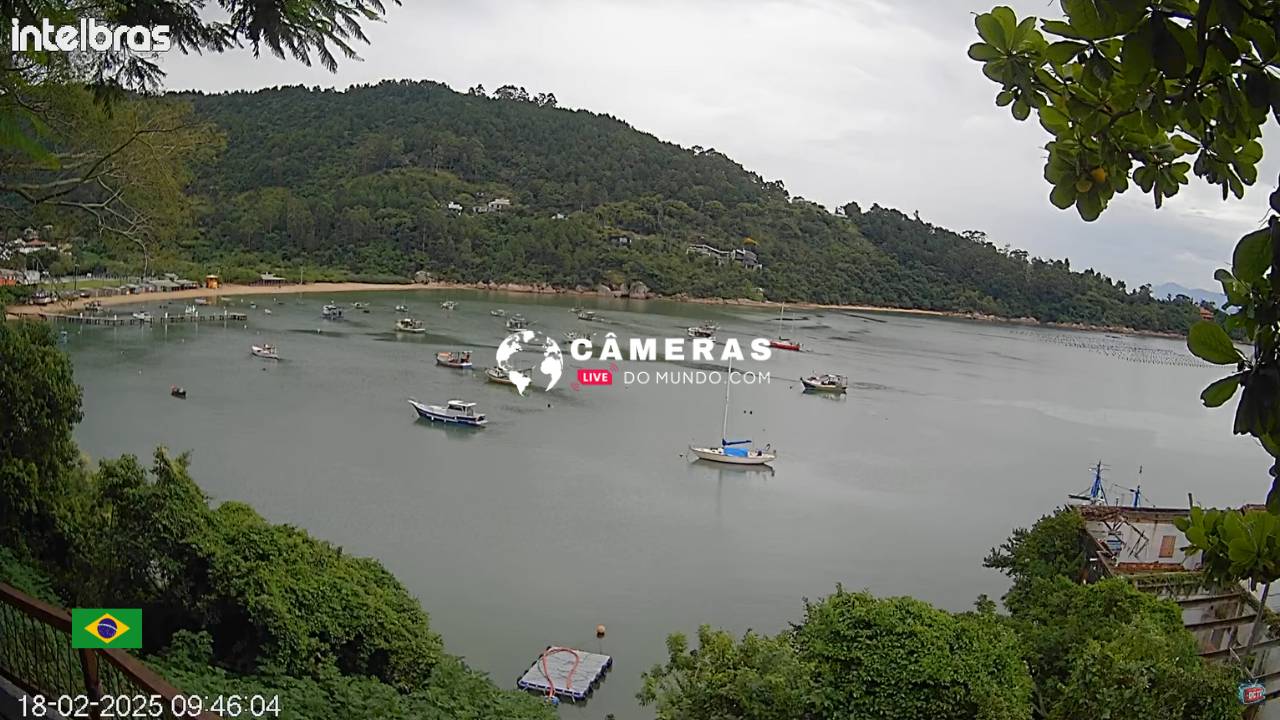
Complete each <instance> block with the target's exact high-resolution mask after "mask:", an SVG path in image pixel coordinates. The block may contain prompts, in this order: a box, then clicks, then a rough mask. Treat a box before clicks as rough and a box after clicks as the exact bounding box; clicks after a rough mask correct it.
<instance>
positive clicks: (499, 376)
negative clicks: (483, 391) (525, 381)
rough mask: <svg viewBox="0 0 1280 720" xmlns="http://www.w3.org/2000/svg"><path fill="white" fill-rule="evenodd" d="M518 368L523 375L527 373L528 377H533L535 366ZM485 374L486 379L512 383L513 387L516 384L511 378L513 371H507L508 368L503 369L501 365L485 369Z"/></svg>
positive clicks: (493, 381)
mask: <svg viewBox="0 0 1280 720" xmlns="http://www.w3.org/2000/svg"><path fill="white" fill-rule="evenodd" d="M517 370H519V372H520V373H521V374H522V375H525V376H526V377H533V368H527V369H521V368H517ZM484 375H485V379H487V380H488V381H489V382H491V383H497V384H499V385H511V386H513V387H514V386H515V384H516V382H515V381H514V380H512V379H511V373H509V372H507V371H506V370H503V369H502V368H500V367H491V368H488V369H486V370H485V371H484Z"/></svg>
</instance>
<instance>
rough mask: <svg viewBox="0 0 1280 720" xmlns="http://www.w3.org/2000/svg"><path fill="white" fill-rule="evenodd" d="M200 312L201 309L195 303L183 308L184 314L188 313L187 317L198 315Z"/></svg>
mask: <svg viewBox="0 0 1280 720" xmlns="http://www.w3.org/2000/svg"><path fill="white" fill-rule="evenodd" d="M199 312H200V309H199V308H197V307H196V306H195V305H188V306H187V307H186V308H184V309H183V311H182V314H183V315H186V316H187V317H191V316H192V315H196V314H198V313H199Z"/></svg>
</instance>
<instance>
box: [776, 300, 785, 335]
mask: <svg viewBox="0 0 1280 720" xmlns="http://www.w3.org/2000/svg"><path fill="white" fill-rule="evenodd" d="M786 314H787V304H786V303H782V310H780V311H778V337H779V338H781V337H782V316H783V315H786Z"/></svg>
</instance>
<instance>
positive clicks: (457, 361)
mask: <svg viewBox="0 0 1280 720" xmlns="http://www.w3.org/2000/svg"><path fill="white" fill-rule="evenodd" d="M436 364H437V365H443V366H445V367H448V368H454V369H457V370H466V369H468V368H470V367H471V353H470V352H469V351H464V352H449V351H448V350H441V351H440V352H438V353H436Z"/></svg>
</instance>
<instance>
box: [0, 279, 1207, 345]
mask: <svg viewBox="0 0 1280 720" xmlns="http://www.w3.org/2000/svg"><path fill="white" fill-rule="evenodd" d="M429 290H437V291H438V290H484V291H488V292H501V293H515V294H532V295H571V296H577V297H603V296H602V295H600V294H599V293H598V292H596V291H592V290H575V289H572V288H568V289H566V288H554V287H551V286H548V285H522V284H515V283H507V284H495V283H451V282H432V283H426V284H422V283H405V284H400V285H391V284H385V283H358V282H341V283H306V284H301V285H300V284H297V283H294V284H291V285H229V284H224V285H222V286H221V287H219V288H217V289H210V288H196V289H193V290H175V291H173V292H156V293H144V294H140V295H110V296H103V297H98V298H76V299H74V300H62V301H59V302H56V303H54V304H52V305H43V306H38V305H14V306H10V307H7V308H6V309H5V316H6V317H14V318H20V317H39V316H41V315H46V314H63V313H74V312H77V311H79V310H82V309H83V308H84V307H85V305H87V304H88V303H90V302H93V301H94V300H97V301H98V302H100V303H102V305H103V306H104V307H106V306H112V305H136V304H139V303H146V302H157V301H175V300H177V301H181V300H194V299H196V298H216V297H232V296H237V295H277V294H298V293H307V294H317V295H322V294H326V293H328V294H337V293H348V292H421V291H429ZM649 299H651V300H668V301H673V302H685V303H695V304H699V305H733V306H738V307H750V308H761V309H764V308H780V307H782V306H781V304H779V303H776V302H767V301H762V300H751V299H747V298H737V299H726V298H695V297H689V296H686V295H672V296H665V297H654V298H649ZM645 301H647V300H638V299H637V302H645ZM787 307H788V308H792V309H795V310H837V311H845V312H872V313H895V314H903V315H922V316H929V317H940V318H953V319H958V320H973V321H978V322H988V323H1001V324H1016V325H1031V326H1039V327H1051V328H1058V329H1063V330H1086V331H1092V332H1110V333H1117V334H1125V335H1146V336H1152V337H1171V338H1181V337H1183V336H1182V335H1179V334H1175V333H1159V332H1150V331H1141V330H1135V329H1133V328H1125V327H1111V326H1086V325H1075V324H1061V323H1042V322H1040V321H1038V320H1036V319H1035V318H1004V317H997V316H994V315H982V314H979V313H963V312H948V311H943V310H924V309H918V308H895V307H878V306H874V305H831V304H823V303H805V302H797V303H787Z"/></svg>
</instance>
